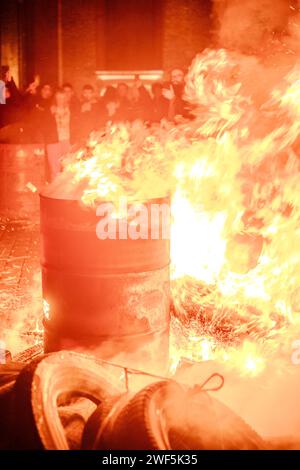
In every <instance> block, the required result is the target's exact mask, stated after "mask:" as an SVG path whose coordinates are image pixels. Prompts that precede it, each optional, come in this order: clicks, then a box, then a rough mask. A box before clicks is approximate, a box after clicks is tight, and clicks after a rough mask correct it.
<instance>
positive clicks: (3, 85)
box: [0, 77, 5, 104]
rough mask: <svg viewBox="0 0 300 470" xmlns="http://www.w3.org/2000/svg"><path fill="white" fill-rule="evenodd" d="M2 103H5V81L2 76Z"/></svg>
mask: <svg viewBox="0 0 300 470" xmlns="http://www.w3.org/2000/svg"><path fill="white" fill-rule="evenodd" d="M0 104H5V83H4V81H3V80H1V77H0Z"/></svg>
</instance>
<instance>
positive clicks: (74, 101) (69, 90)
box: [62, 83, 80, 113]
mask: <svg viewBox="0 0 300 470" xmlns="http://www.w3.org/2000/svg"><path fill="white" fill-rule="evenodd" d="M62 87H63V90H64V92H65V94H66V98H67V101H68V103H69V106H70V109H71V111H73V112H75V113H77V112H78V110H79V107H80V102H79V99H78V98H77V96H76V93H75V90H74V88H73V85H72V84H71V83H64V84H63V86H62Z"/></svg>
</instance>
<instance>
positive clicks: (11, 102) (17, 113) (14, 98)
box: [0, 65, 22, 134]
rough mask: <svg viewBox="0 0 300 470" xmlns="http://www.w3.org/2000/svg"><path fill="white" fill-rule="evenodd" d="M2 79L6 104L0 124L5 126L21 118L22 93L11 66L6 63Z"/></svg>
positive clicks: (2, 109)
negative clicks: (12, 73) (10, 68)
mask: <svg viewBox="0 0 300 470" xmlns="http://www.w3.org/2000/svg"><path fill="white" fill-rule="evenodd" d="M1 79H2V81H3V82H4V84H5V106H4V107H2V108H1V116H0V121H1V123H0V124H1V127H5V126H8V125H11V124H15V123H17V122H19V121H20V120H21V118H22V107H21V105H22V95H21V93H20V91H19V89H18V87H17V85H16V83H15V81H14V79H13V77H12V75H11V72H10V70H9V67H7V66H5V65H4V66H2V67H1ZM17 133H18V131H17ZM12 134H13V133H12Z"/></svg>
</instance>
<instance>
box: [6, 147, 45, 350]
mask: <svg viewBox="0 0 300 470" xmlns="http://www.w3.org/2000/svg"><path fill="white" fill-rule="evenodd" d="M43 176H44V161H43V155H42V154H41V151H40V149H37V148H36V147H34V146H23V147H21V146H14V145H0V340H1V341H4V342H5V347H6V348H7V349H9V350H10V351H11V352H12V353H13V354H15V353H17V352H19V351H20V350H22V349H24V348H25V347H27V346H28V345H32V344H34V343H35V342H37V341H38V340H39V339H40V338H41V315H42V296H41V279H40V263H39V257H40V254H39V250H40V246H39V243H40V241H39V196H38V192H39V190H40V189H41V188H42V186H43V183H44V182H43Z"/></svg>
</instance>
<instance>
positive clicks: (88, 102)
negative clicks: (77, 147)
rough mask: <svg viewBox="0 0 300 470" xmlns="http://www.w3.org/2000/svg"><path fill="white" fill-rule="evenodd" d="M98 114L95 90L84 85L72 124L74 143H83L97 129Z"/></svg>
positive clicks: (90, 86)
mask: <svg viewBox="0 0 300 470" xmlns="http://www.w3.org/2000/svg"><path fill="white" fill-rule="evenodd" d="M99 114H100V109H99V103H98V100H97V97H96V93H95V89H94V87H93V86H92V85H85V86H84V87H83V89H82V95H81V101H80V105H79V110H78V112H77V114H76V122H75V123H74V132H75V136H76V142H78V143H85V141H86V140H87V139H88V137H89V135H90V133H91V132H92V131H94V130H96V129H98V127H99V124H98V118H99Z"/></svg>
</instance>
